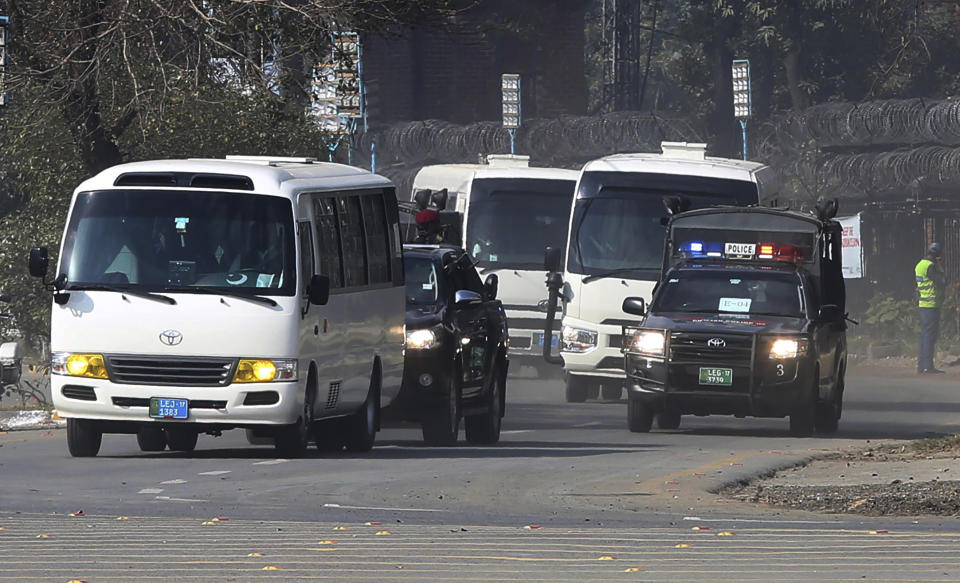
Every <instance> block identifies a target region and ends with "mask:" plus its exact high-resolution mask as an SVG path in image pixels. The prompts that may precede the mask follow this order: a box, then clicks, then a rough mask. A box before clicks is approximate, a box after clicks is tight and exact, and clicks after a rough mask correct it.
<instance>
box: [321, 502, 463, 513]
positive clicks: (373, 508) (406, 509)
mask: <svg viewBox="0 0 960 583" xmlns="http://www.w3.org/2000/svg"><path fill="white" fill-rule="evenodd" d="M323 507H324V508H340V509H342V510H382V511H384V512H446V510H438V509H435V508H383V507H380V506H344V505H343V504H334V503H327V504H324V505H323Z"/></svg>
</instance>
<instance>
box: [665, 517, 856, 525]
mask: <svg viewBox="0 0 960 583" xmlns="http://www.w3.org/2000/svg"><path fill="white" fill-rule="evenodd" d="M683 519H684V520H690V521H694V522H756V523H761V524H838V523H840V522H841V521H839V520H762V519H753V518H700V517H699V516H684V517H683Z"/></svg>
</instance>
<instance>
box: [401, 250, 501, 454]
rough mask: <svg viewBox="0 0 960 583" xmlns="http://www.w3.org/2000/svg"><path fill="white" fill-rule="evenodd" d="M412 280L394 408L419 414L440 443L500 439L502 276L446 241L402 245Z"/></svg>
mask: <svg viewBox="0 0 960 583" xmlns="http://www.w3.org/2000/svg"><path fill="white" fill-rule="evenodd" d="M403 250H404V259H403V262H404V269H405V272H406V286H407V318H406V345H405V353H404V370H403V385H402V388H401V391H400V396H399V397H398V398H397V400H396V401H395V404H394V405H393V406H392V407H391V411H390V412H389V414H390V415H391V416H394V417H400V418H403V419H406V420H410V421H415V422H419V423H420V424H421V426H422V427H423V439H424V441H426V442H427V443H430V444H434V445H452V444H454V443H456V441H457V434H458V432H459V428H460V419H461V417H462V418H463V419H464V425H465V429H466V437H467V441H469V442H472V443H496V442H497V441H499V439H500V423H501V419H502V417H503V414H504V410H505V404H506V392H507V369H508V366H509V361H508V359H507V318H506V315H505V314H504V311H503V306H502V305H501V303H500V301H499V300H498V299H497V276H496V275H493V274H491V275H490V276H488V277H487V279H486V281H485V282H483V283H481V280H480V275H479V274H478V273H477V270H476V268H475V267H474V264H475V262H474V261H473V259H472V258H471V257H470V255H468V254H467V253H466V252H465V251H464V250H463V249H461V248H459V247H453V246H448V245H404V248H403Z"/></svg>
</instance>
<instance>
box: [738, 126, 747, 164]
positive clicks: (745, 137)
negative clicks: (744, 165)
mask: <svg viewBox="0 0 960 583" xmlns="http://www.w3.org/2000/svg"><path fill="white" fill-rule="evenodd" d="M740 129H741V130H742V132H743V159H744V160H746V159H747V120H745V119H741V120H740Z"/></svg>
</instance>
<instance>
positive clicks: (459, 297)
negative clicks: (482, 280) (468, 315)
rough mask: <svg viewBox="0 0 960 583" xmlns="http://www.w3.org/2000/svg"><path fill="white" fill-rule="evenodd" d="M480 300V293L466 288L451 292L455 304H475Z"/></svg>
mask: <svg viewBox="0 0 960 583" xmlns="http://www.w3.org/2000/svg"><path fill="white" fill-rule="evenodd" d="M480 301H482V298H481V297H480V294H478V293H477V292H475V291H470V290H468V289H461V290H457V291H456V292H455V293H454V294H453V303H455V304H457V305H463V304H476V303H479V302H480Z"/></svg>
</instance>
